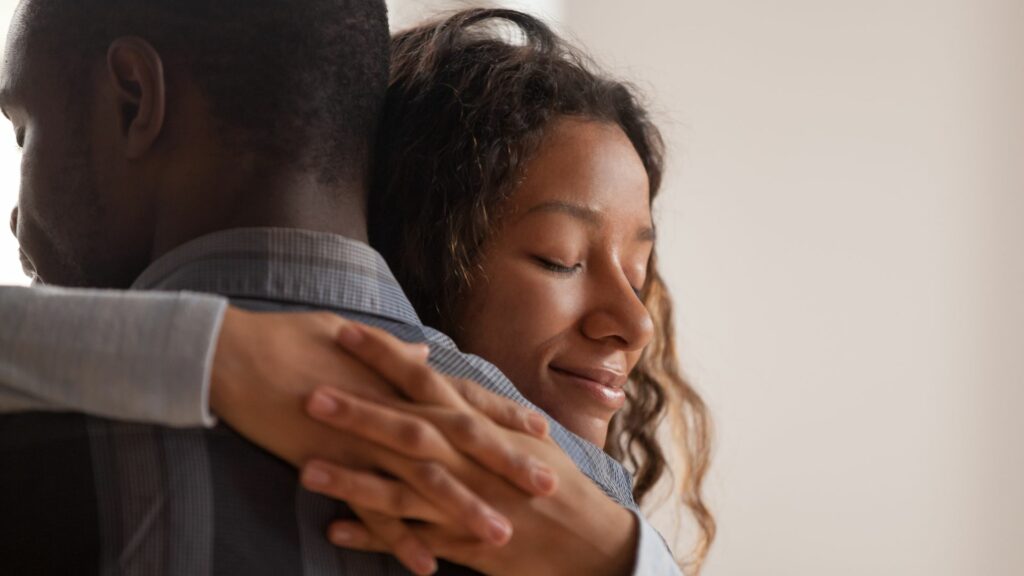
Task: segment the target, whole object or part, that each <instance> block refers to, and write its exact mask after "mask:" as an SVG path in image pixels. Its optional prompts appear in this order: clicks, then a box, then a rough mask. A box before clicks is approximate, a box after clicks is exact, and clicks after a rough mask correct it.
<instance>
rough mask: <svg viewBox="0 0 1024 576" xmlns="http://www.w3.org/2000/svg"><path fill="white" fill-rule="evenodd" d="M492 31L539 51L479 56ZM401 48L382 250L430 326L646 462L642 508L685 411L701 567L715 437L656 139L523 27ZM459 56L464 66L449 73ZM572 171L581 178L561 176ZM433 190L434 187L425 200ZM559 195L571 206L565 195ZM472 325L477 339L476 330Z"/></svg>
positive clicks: (464, 25)
mask: <svg viewBox="0 0 1024 576" xmlns="http://www.w3.org/2000/svg"><path fill="white" fill-rule="evenodd" d="M491 17H502V18H506V19H509V20H510V21H513V22H516V23H517V24H518V25H519V27H520V28H521V29H522V31H523V32H525V33H526V35H527V40H528V41H527V45H526V46H525V47H515V46H512V45H510V44H508V43H506V42H502V41H496V40H491V41H481V42H470V41H471V40H473V39H474V38H475V33H476V32H474V29H473V25H474V24H475V23H476V22H479V21H481V20H486V19H488V18H491ZM395 47H396V62H395V69H394V71H395V82H394V90H393V91H392V96H391V101H390V104H389V113H388V118H387V120H386V122H387V124H386V127H385V134H384V138H382V147H383V148H384V149H383V150H382V151H381V154H382V155H381V156H380V160H379V164H378V180H377V181H378V187H379V188H378V191H377V192H378V194H377V195H375V196H374V198H373V207H372V212H373V213H372V216H371V217H372V224H371V225H372V228H373V231H372V234H373V237H374V239H375V241H376V242H377V243H378V244H379V247H380V249H381V251H382V252H383V253H384V254H385V256H386V257H387V258H388V260H389V262H390V263H391V265H392V266H393V267H394V268H395V270H396V272H397V273H398V276H399V279H400V280H402V281H403V283H405V284H406V286H407V287H408V286H412V287H415V288H416V290H413V291H412V294H411V296H412V300H413V302H414V304H415V305H416V306H417V308H418V310H419V312H420V314H421V315H422V316H423V317H424V319H425V320H426V321H427V323H428V324H435V325H437V326H439V327H441V328H445V329H447V330H448V331H449V333H451V334H453V335H454V336H455V337H456V340H457V341H458V342H459V343H460V344H461V345H462V346H464V347H465V348H466V349H467V350H469V351H471V352H477V353H479V354H480V355H482V356H484V357H485V358H488V359H490V360H492V361H493V362H494V363H496V364H498V365H499V367H500V368H502V369H503V370H504V371H506V373H508V374H509V375H510V376H511V377H512V378H513V380H514V381H516V382H517V383H519V384H520V386H521V387H522V388H523V392H524V393H525V394H526V395H527V396H528V397H530V398H531V399H532V400H533V401H534V402H536V403H537V404H539V405H540V406H541V407H543V408H545V409H547V410H548V411H549V412H551V413H552V415H554V416H555V417H556V418H557V419H558V420H559V421H561V422H563V423H564V424H565V425H566V426H567V427H569V428H570V429H572V430H573V431H576V432H577V433H578V434H580V435H581V436H583V437H584V438H587V439H588V440H590V441H592V442H593V443H595V444H598V445H604V446H606V449H607V450H608V451H609V452H611V453H613V454H616V455H617V456H618V457H619V458H620V459H624V460H626V461H627V462H629V463H631V464H632V465H633V466H634V467H635V468H636V469H637V472H638V481H637V483H636V493H637V497H638V499H639V498H640V497H642V496H644V495H646V494H647V493H648V492H649V491H650V489H651V487H652V486H653V484H654V482H655V481H656V480H657V479H658V477H659V476H660V475H661V474H662V473H663V472H664V468H665V458H664V455H663V453H662V451H661V449H660V448H659V446H658V444H657V442H656V439H655V437H654V426H655V424H656V422H657V420H658V419H659V418H660V416H661V415H662V414H663V412H664V411H665V410H666V408H665V407H666V404H667V403H669V402H670V401H671V400H675V401H676V403H675V404H674V410H675V411H676V413H677V414H683V415H684V420H683V421H684V422H686V423H687V424H688V426H687V427H686V428H684V430H687V431H689V432H688V433H687V434H686V435H685V436H684V437H685V442H684V446H685V448H686V450H687V458H686V460H687V463H688V468H689V469H688V473H687V475H686V478H687V480H686V481H685V482H684V488H683V490H684V499H685V501H686V502H687V504H688V505H689V506H690V507H691V509H693V510H694V511H695V514H696V515H697V517H698V520H699V522H700V523H701V525H702V528H703V531H704V535H705V536H704V538H703V539H702V540H703V543H702V545H701V546H700V547H698V550H697V554H696V561H697V563H699V561H700V560H701V559H702V558H703V554H704V550H705V548H706V543H707V542H709V541H710V537H711V535H712V533H713V523H712V521H711V519H710V516H708V515H707V512H706V510H705V509H704V508H703V504H702V502H701V499H700V481H701V479H702V477H703V472H704V469H705V468H706V465H707V437H706V430H705V427H706V424H705V422H704V409H703V406H702V404H701V403H700V400H699V397H697V396H696V394H695V393H694V392H693V391H692V390H691V389H690V388H689V387H688V386H687V385H686V384H685V382H684V381H683V380H682V378H681V377H679V375H678V370H677V368H676V366H675V358H674V354H673V351H672V350H673V346H672V335H671V324H670V322H669V320H670V318H671V310H670V306H669V301H668V299H667V295H666V293H665V291H664V286H663V284H662V283H661V280H660V278H659V277H658V275H657V273H656V270H655V269H654V267H653V266H654V259H653V250H652V248H653V247H652V240H653V238H652V226H651V223H650V208H649V205H650V201H651V200H652V199H653V196H654V195H655V194H656V192H657V189H658V185H659V183H660V170H661V164H660V162H661V158H660V143H659V141H658V137H657V134H656V132H655V131H654V129H653V127H652V126H651V125H650V124H649V122H648V121H647V120H646V117H645V115H644V113H643V111H642V110H641V109H640V108H639V107H638V106H637V105H636V102H635V101H634V100H633V98H632V97H631V96H630V94H629V91H628V90H627V89H626V88H625V87H623V86H622V85H620V84H616V83H613V82H606V81H602V80H600V79H599V78H597V77H595V76H593V75H591V74H590V73H589V72H587V70H586V67H585V66H584V65H583V64H582V61H581V60H580V59H579V58H578V57H577V56H575V55H573V54H572V53H571V51H569V50H568V49H567V48H566V47H565V46H564V45H562V44H561V42H559V41H558V39H557V38H556V37H555V36H554V35H553V34H551V33H550V31H549V30H547V28H545V27H544V26H543V25H542V24H541V23H539V22H537V21H536V20H533V19H531V18H529V17H527V16H524V15H521V14H518V13H513V12H507V11H482V12H481V11H474V12H466V13H462V14H460V15H457V16H455V17H453V18H452V19H451V20H449V21H446V22H443V23H438V24H436V25H429V26H425V27H421V28H419V29H417V30H414V31H411V32H409V33H406V34H403V35H400V36H399V37H398V38H397V39H396V41H395ZM453 58H454V59H455V60H458V61H459V62H458V63H460V64H461V65H462V67H461V68H460V67H459V66H454V67H449V65H450V64H453V62H452V59H453ZM499 62H500V63H502V64H501V65H496V63H499ZM460 75H461V76H460ZM460 82H464V84H463V83H460ZM493 88H498V89H497V90H495V89H493ZM595 159H597V160H598V161H597V162H593V160H595ZM566 167H573V170H574V171H572V172H570V173H568V174H561V173H560V171H561V170H564V169H566ZM602 170H603V171H602ZM423 182H430V183H431V184H432V185H431V186H429V187H427V189H426V191H425V192H426V193H425V194H422V195H417V194H415V192H416V191H417V190H420V188H419V187H420V184H421V183H423ZM602 183H603V184H605V186H604V187H600V186H596V185H597V184H602ZM611 183H614V185H612V184H611ZM560 187H564V188H565V189H566V190H568V189H570V188H571V189H573V190H574V192H573V194H568V195H554V196H552V194H551V192H552V191H557V190H558V189H559V188H560ZM597 205H600V206H601V207H603V209H595V206H597ZM440 224H443V225H444V229H443V230H442V232H441V233H437V229H436V226H438V225H440ZM569 247H573V249H569ZM406 248H407V250H406ZM428 264H429V265H428ZM438 264H440V266H438ZM574 285H576V286H575V287H574ZM640 299H642V302H641V300H640ZM581 301H582V302H584V305H579V304H580V302H581ZM644 305H646V309H645V306H644ZM647 310H650V313H651V314H652V315H653V326H652V325H651V322H652V319H651V318H650V317H649V316H648V312H647ZM469 316H473V317H474V318H475V319H476V320H477V321H476V322H474V323H473V324H474V325H475V328H476V330H469V329H465V328H464V327H466V326H469V323H465V322H462V320H463V319H465V318H467V317H469ZM575 328H579V330H577V331H575V332H574V329H575ZM652 338H653V343H652V344H651V345H650V346H649V347H648V342H651V341H652ZM645 347H646V350H645ZM627 374H628V375H629V380H630V382H631V385H630V386H627V385H626V375H627ZM673 395H677V396H678V397H677V398H673ZM624 401H625V408H624V409H623V410H622V413H621V414H619V415H618V416H616V414H617V412H618V411H619V409H620V408H622V407H623V403H624ZM613 417H614V419H613ZM609 427H610V428H611V430H612V438H613V440H612V442H610V443H608V438H609V432H608V431H609Z"/></svg>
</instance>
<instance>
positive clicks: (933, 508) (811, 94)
mask: <svg viewBox="0 0 1024 576" xmlns="http://www.w3.org/2000/svg"><path fill="white" fill-rule="evenodd" d="M13 4H14V2H11V1H2V2H0V10H2V14H0V18H3V19H4V20H6V18H7V16H8V15H9V14H10V12H11V10H12V9H13ZM390 4H391V7H392V11H393V21H394V23H395V25H396V26H404V25H408V24H410V23H412V22H415V21H416V19H418V18H420V17H422V16H423V15H426V14H430V13H432V12H433V11H434V10H435V9H437V8H439V7H442V6H444V7H451V6H454V5H466V4H468V3H466V2H415V1H411V0H406V1H398V0H396V1H393V2H390ZM474 4H480V3H479V2H476V3H474ZM497 4H508V5H518V6H523V7H526V8H528V9H530V10H535V11H537V12H539V13H541V14H543V15H544V16H545V17H547V18H549V19H550V20H552V21H553V22H556V23H557V24H558V25H559V27H560V29H561V30H563V31H566V32H567V33H569V34H571V35H572V36H573V37H574V38H576V39H577V40H578V41H579V42H580V43H582V44H583V45H584V46H585V47H586V48H587V49H588V50H590V51H591V52H592V53H593V54H594V55H595V56H596V57H597V58H598V60H599V61H600V62H601V63H602V64H603V65H604V66H606V68H607V69H608V70H610V71H612V72H613V73H615V74H617V75H620V76H622V77H625V78H628V79H631V80H633V81H634V82H636V83H637V84H638V85H639V86H640V87H641V89H642V90H643V91H644V92H645V93H646V94H647V96H648V100H649V102H650V103H651V107H652V108H653V110H654V111H655V112H656V116H657V118H658V121H659V124H660V126H661V127H662V129H663V130H664V132H665V134H666V136H667V138H668V141H669V144H670V153H671V156H670V158H671V161H670V166H669V174H668V180H667V182H666V185H665V189H664V194H663V196H664V197H663V199H662V200H661V201H660V203H659V204H658V205H657V206H656V211H657V220H658V222H659V226H660V232H659V233H660V235H661V238H660V242H661V244H660V248H659V249H660V251H661V254H662V261H663V262H664V267H665V269H666V273H667V276H668V278H669V280H670V283H671V286H672V288H673V290H674V293H675V295H676V298H677V307H678V309H679V315H678V322H679V328H680V332H681V335H682V342H681V353H682V357H683V360H684V365H685V367H686V369H687V371H688V373H689V374H690V376H691V377H692V378H693V380H694V381H695V382H696V383H697V385H698V387H699V388H700V390H701V392H702V393H703V394H704V395H705V396H706V398H707V400H708V402H709V404H710V406H711V409H712V411H713V413H714V416H715V419H716V424H717V431H718V445H717V450H716V456H715V463H714V468H713V471H712V474H711V479H710V481H709V484H710V486H709V498H710V501H711V503H712V506H713V508H714V512H715V514H716V516H717V518H718V521H719V525H720V534H719V540H718V542H717V543H716V545H715V548H714V549H713V551H712V555H711V558H710V561H709V562H708V565H707V569H706V572H705V574H707V575H708V576H745V575H754V574H767V575H792V576H821V575H830V576H854V575H857V576H861V575H863V574H885V575H921V576H925V575H927V576H953V575H958V576H959V575H963V574H984V575H997V576H1000V575H1001V576H1016V575H1019V574H1024V546H1022V545H1021V542H1022V539H1024V520H1022V518H1024V490H1022V488H1021V486H1022V485H1024V448H1022V445H1021V439H1022V438H1024V424H1022V423H1021V419H1020V418H1019V417H1018V413H1019V412H1020V411H1021V409H1022V404H1024V391H1022V390H1024V386H1022V385H1024V377H1022V373H1024V350H1022V344H1024V329H1022V326H1024V304H1022V297H1021V296H1022V294H1024V257H1022V254H1021V251H1022V250H1021V249H1022V247H1024V227H1022V226H1021V220H1022V216H1024V106H1022V104H1021V103H1024V1H1021V0H860V1H857V2H853V1H846V2H839V1H834V0H721V1H717V2H695V1H690V0H671V1H670V0H662V1H656V0H630V1H624V0H563V1H558V0H548V1H545V0H535V1H532V2H529V1H524V2H506V3H501V2H499V3H497ZM17 170H18V158H17V152H16V150H15V146H14V138H13V134H12V133H9V136H8V137H6V138H4V140H3V144H0V209H3V210H4V213H5V214H6V209H7V207H8V206H10V205H12V204H13V203H14V200H15V197H16V189H17V181H18V172H17ZM0 238H2V240H0V282H8V283H11V282H23V281H24V280H23V279H22V278H21V277H20V274H19V272H18V269H19V267H18V266H17V258H16V253H15V252H14V244H13V243H12V242H11V241H10V239H9V237H8V235H7V234H6V233H5V234H2V235H0ZM0 321H2V320H0ZM656 517H657V518H658V520H659V523H660V524H661V525H662V526H663V529H664V530H665V532H666V534H667V535H668V536H670V537H671V538H673V539H676V540H677V541H678V542H679V543H680V545H681V546H685V544H686V542H687V538H688V536H689V535H690V533H689V527H688V526H686V525H685V524H684V525H683V526H682V530H680V531H677V530H675V523H674V522H673V521H672V519H671V517H672V507H671V506H670V505H667V504H665V505H662V506H660V507H659V509H658V510H657V513H656Z"/></svg>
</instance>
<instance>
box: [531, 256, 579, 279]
mask: <svg viewBox="0 0 1024 576" xmlns="http://www.w3.org/2000/svg"><path fill="white" fill-rule="evenodd" d="M533 259H534V260H536V261H537V263H538V264H540V266H541V267H542V268H544V269H545V270H547V271H549V272H554V273H555V274H563V275H566V276H568V275H570V274H575V273H577V272H579V271H580V270H582V269H583V264H582V263H579V262H577V263H576V264H572V265H565V264H562V263H561V262H557V261H555V260H551V259H549V258H544V257H543V256H534V257H533Z"/></svg>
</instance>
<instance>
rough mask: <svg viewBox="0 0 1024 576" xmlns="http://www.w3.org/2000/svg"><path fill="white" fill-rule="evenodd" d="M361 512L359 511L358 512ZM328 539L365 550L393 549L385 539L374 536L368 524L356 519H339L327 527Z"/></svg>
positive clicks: (343, 546)
mask: <svg viewBox="0 0 1024 576" xmlns="http://www.w3.org/2000/svg"><path fill="white" fill-rule="evenodd" d="M356 514H357V515H358V514H359V513H358V512H357V513H356ZM327 539H328V540H330V541H331V543H332V544H334V545H335V546H338V547H340V548H349V549H351V550H362V551H363V552H386V553H391V549H390V548H388V546H387V544H385V543H384V541H383V540H381V539H380V538H378V537H377V536H374V535H373V534H372V533H371V532H370V530H369V529H368V528H367V527H366V525H365V524H364V523H362V522H357V521H354V520H338V521H335V522H332V523H331V525H330V526H329V527H328V528H327Z"/></svg>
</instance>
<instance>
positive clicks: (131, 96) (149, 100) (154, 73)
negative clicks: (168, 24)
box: [107, 37, 167, 159]
mask: <svg viewBox="0 0 1024 576" xmlns="http://www.w3.org/2000/svg"><path fill="white" fill-rule="evenodd" d="M107 74H108V76H109V80H110V82H111V84H112V85H113V88H114V90H115V94H116V97H117V104H118V106H119V107H120V108H119V110H118V112H119V117H120V119H121V126H120V129H121V135H122V137H123V139H124V152H125V155H126V156H127V157H128V158H130V159H136V158H139V157H141V156H142V155H144V154H145V153H146V152H147V151H149V150H150V149H151V148H152V147H153V144H154V143H155V142H156V140H157V139H158V138H159V137H160V133H161V132H162V131H163V129H164V114H165V113H166V109H167V90H166V85H165V81H164V66H163V61H162V60H161V58H160V54H158V53H157V51H156V49H155V48H153V45H152V44H150V43H149V42H147V41H146V40H143V39H142V38H137V37H125V38H118V39H116V40H114V41H113V42H111V44H110V48H109V49H108V50H107Z"/></svg>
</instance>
